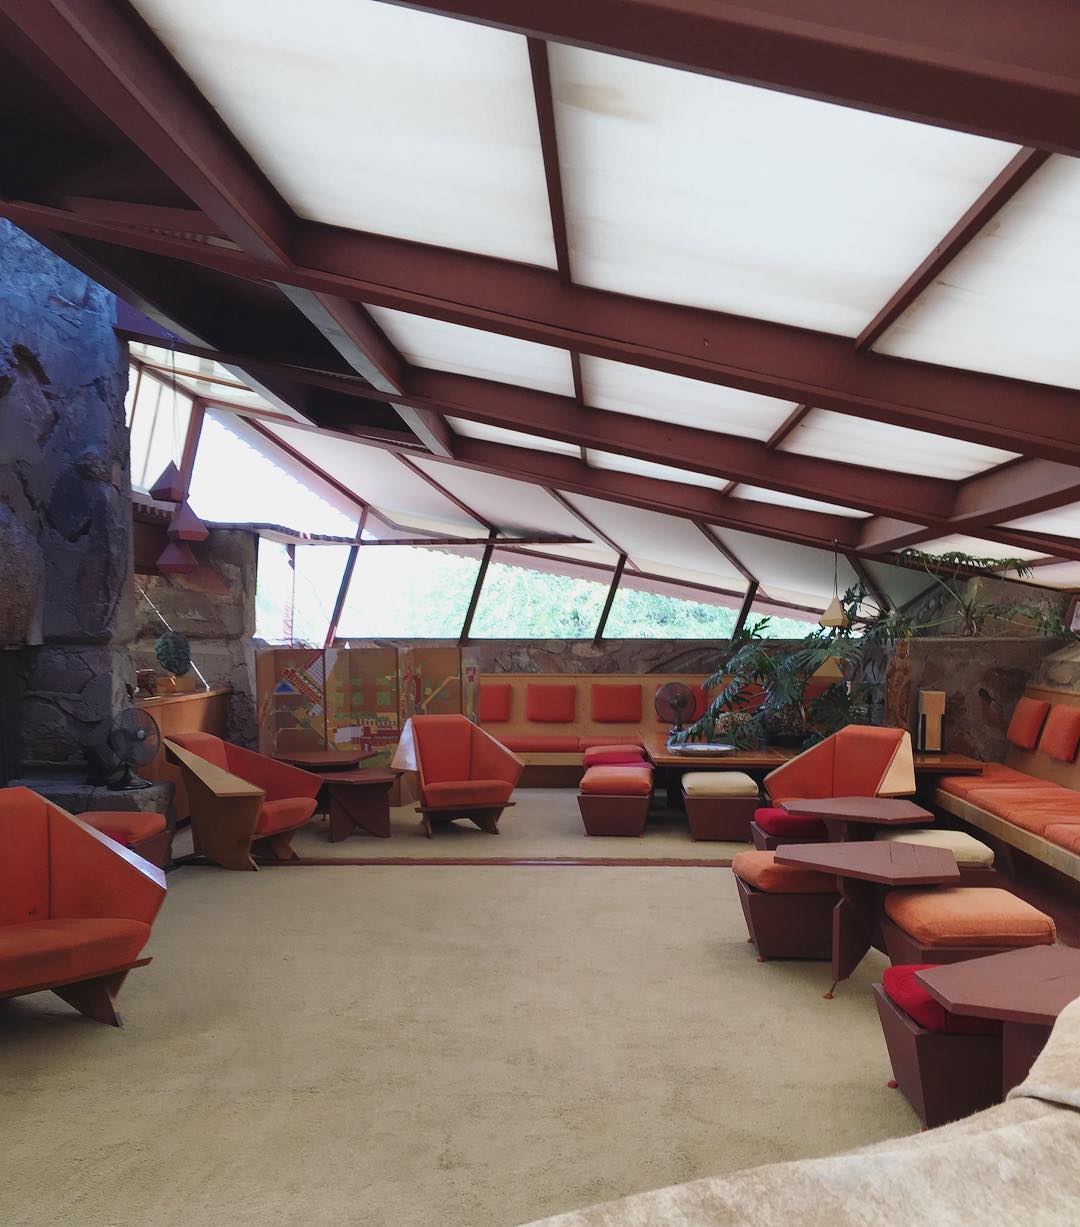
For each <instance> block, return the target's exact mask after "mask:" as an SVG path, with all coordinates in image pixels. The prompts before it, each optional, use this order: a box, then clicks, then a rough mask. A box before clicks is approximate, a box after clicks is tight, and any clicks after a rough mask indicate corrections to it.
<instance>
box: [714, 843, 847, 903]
mask: <svg viewBox="0 0 1080 1227" xmlns="http://www.w3.org/2000/svg"><path fill="white" fill-rule="evenodd" d="M775 857H776V853H775V852H756V851H755V852H737V853H736V854H735V857H734V859H733V860H732V862H731V869H732V872H733V873H734V874H735V876H736V877H737V878H741V879H742V881H744V882H745V883H746V884H747V886H752V887H753V888H754V889H755V890H763V891H765V893H766V894H770V895H832V894H835V893H836V879H835V878H834V877H832V876H831V875H829V874H827V873H818V872H817V870H815V869H800V868H799V867H798V866H797V865H778V864H777V863H776V860H775Z"/></svg>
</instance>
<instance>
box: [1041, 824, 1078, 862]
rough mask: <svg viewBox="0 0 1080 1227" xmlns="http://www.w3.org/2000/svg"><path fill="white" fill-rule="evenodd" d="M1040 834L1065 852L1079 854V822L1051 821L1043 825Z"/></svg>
mask: <svg viewBox="0 0 1080 1227" xmlns="http://www.w3.org/2000/svg"><path fill="white" fill-rule="evenodd" d="M1041 835H1042V837H1043V839H1046V840H1049V841H1050V843H1052V844H1055V845H1056V846H1057V847H1059V848H1064V849H1065V851H1066V852H1075V853H1076V854H1077V856H1080V822H1075V821H1074V822H1051V823H1049V824H1047V825H1046V826H1045V827H1043V829H1042V831H1041Z"/></svg>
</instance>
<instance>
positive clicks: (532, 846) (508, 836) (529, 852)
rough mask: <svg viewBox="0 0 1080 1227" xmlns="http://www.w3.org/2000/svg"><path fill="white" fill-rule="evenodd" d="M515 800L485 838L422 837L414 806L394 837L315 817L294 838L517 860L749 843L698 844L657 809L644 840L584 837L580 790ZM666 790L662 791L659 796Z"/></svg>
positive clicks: (730, 851) (400, 812)
mask: <svg viewBox="0 0 1080 1227" xmlns="http://www.w3.org/2000/svg"><path fill="white" fill-rule="evenodd" d="M514 800H515V801H516V802H517V804H516V805H514V806H513V807H512V808H511V809H508V810H505V811H504V812H503V816H502V818H501V820H500V821H499V834H498V835H486V834H485V833H484V832H483V831H481V830H479V829H478V828H477V827H475V826H473V824H472V823H471V822H455V823H451V824H450V825H449V826H446V827H443V828H440V829H439V830H437V831H436V832H435V835H434V837H433V838H432V839H428V838H427V837H426V836H425V835H424V831H423V828H422V827H421V825H420V816H419V815H418V814H417V813H416V806H415V804H413V805H404V806H401V807H400V808H397V809H393V810H391V811H390V828H391V836H390V838H389V839H378V838H376V837H373V836H369V835H364V834H362V833H360V832H357V833H356V834H355V835H350V836H349V837H348V838H347V839H343V840H341V841H340V842H338V843H336V844H332V843H330V841H329V839H328V838H327V833H326V823H325V821H323V820H320V819H316V821H315V822H314V823H312V825H311V826H309V827H307V828H306V829H305V830H304V831H302V832H300V834H299V835H297V837H296V838H295V839H294V840H293V849H294V850H295V851H296V852H297V853H298V855H300V856H304V857H325V856H332V857H335V858H343V859H351V858H354V857H380V858H382V857H401V856H406V857H413V858H424V857H438V858H440V859H442V858H454V857H469V858H476V857H480V858H484V859H489V858H493V857H497V858H504V857H511V858H513V859H516V860H558V859H562V860H606V859H609V858H616V859H618V860H628V859H629V860H635V859H638V858H648V859H654V860H668V859H677V860H720V861H724V862H727V861H730V860H731V858H732V857H733V856H734V855H735V853H736V852H739V851H741V850H742V849H744V848H746V847H748V845H747V844H737V843H695V842H694V841H693V840H692V839H691V838H690V832H689V829H688V828H687V825H686V815H685V814H666V813H657V814H654V815H653V816H651V817H650V819H649V824H648V826H647V827H646V830H645V834H644V835H643V836H642V837H641V838H640V839H633V838H630V839H627V838H619V837H616V836H602V835H586V834H585V828H584V827H583V826H582V825H581V813H580V811H579V810H578V804H577V792H576V791H575V790H574V789H572V788H519V789H517V791H516V792H515V793H514ZM659 800H660V794H659V793H658V794H657V801H658V802H659Z"/></svg>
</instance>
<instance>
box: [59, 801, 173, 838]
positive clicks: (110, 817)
mask: <svg viewBox="0 0 1080 1227" xmlns="http://www.w3.org/2000/svg"><path fill="white" fill-rule="evenodd" d="M77 817H78V818H79V819H80V821H82V822H85V823H86V825H87V826H88V827H93V828H94V830H95V831H100V832H101V833H102V835H108V837H109V838H110V839H115V840H116V842H117V843H118V844H123V845H124V846H125V847H127V846H128V845H130V844H136V843H139V842H140V841H141V840H143V839H149V838H150V836H151V835H159V834H160V833H161V832H162V831H164V830H165V828H166V826H168V823H167V822H166V821H165V815H164V814H155V813H152V812H151V813H143V811H142V810H93V811H92V812H88V813H85V814H79V815H77Z"/></svg>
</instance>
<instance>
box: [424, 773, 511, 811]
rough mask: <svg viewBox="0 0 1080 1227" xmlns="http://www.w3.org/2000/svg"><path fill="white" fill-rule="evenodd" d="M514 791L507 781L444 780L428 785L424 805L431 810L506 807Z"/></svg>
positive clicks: (425, 790)
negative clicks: (474, 806) (488, 806)
mask: <svg viewBox="0 0 1080 1227" xmlns="http://www.w3.org/2000/svg"><path fill="white" fill-rule="evenodd" d="M513 791H514V786H513V784H510V783H508V782H507V781H506V780H443V781H442V782H441V783H438V784H428V785H427V787H426V788H425V789H424V804H425V805H426V806H428V807H430V808H457V807H467V806H470V805H477V806H480V805H485V806H486V805H505V804H506V803H507V801H509V800H510V794H511V793H512V792H513Z"/></svg>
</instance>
